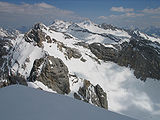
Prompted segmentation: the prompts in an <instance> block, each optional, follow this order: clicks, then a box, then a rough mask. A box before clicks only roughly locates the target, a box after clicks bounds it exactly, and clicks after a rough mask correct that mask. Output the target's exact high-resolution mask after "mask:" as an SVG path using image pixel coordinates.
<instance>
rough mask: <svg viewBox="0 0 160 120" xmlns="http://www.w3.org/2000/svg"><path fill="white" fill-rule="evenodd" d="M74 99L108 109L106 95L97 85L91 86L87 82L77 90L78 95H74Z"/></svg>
mask: <svg viewBox="0 0 160 120" xmlns="http://www.w3.org/2000/svg"><path fill="white" fill-rule="evenodd" d="M80 96H81V97H80ZM74 98H76V99H79V100H83V101H85V102H87V103H92V104H94V105H96V106H98V107H102V108H105V109H108V101H107V95H106V93H105V92H104V91H103V89H102V88H101V87H100V86H99V85H98V84H97V85H96V86H93V85H92V84H91V83H90V82H89V81H88V80H84V82H83V86H82V87H80V88H79V90H78V93H74Z"/></svg>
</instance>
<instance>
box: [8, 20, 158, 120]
mask: <svg viewBox="0 0 160 120" xmlns="http://www.w3.org/2000/svg"><path fill="white" fill-rule="evenodd" d="M57 22H59V23H57V25H61V27H62V28H61V29H60V30H59V29H57V31H55V30H51V29H49V28H48V27H46V28H47V29H43V32H44V33H46V35H49V36H50V37H51V39H55V40H57V41H58V42H62V43H63V44H64V45H65V46H67V47H71V48H76V49H78V50H79V51H80V53H81V54H82V57H83V58H84V59H86V60H87V61H86V62H82V61H81V60H80V59H75V58H71V59H66V56H65V55H64V53H65V49H64V48H62V50H59V48H58V43H56V42H54V43H47V42H46V41H44V42H43V45H44V46H43V48H39V47H37V46H35V45H34V43H28V42H26V41H25V40H24V39H23V35H20V36H19V37H18V38H17V39H16V41H15V46H16V48H15V50H16V51H14V54H13V55H12V56H13V60H12V64H11V65H12V68H11V71H12V72H15V73H20V74H21V75H24V76H25V78H27V77H28V76H29V74H30V70H31V69H32V65H33V62H34V60H35V59H39V58H41V57H43V56H45V54H49V55H50V56H54V57H58V58H60V59H61V60H62V61H63V62H64V63H65V65H67V67H68V69H69V74H73V75H76V76H77V77H79V78H83V79H87V80H89V81H90V82H91V83H92V84H93V85H96V84H99V85H100V86H101V87H102V88H103V89H104V91H105V92H106V93H107V95H108V97H107V98H108V102H109V110H112V111H115V112H119V113H123V114H125V115H129V116H132V117H134V118H137V119H141V120H159V118H160V111H159V110H160V95H159V91H160V83H159V81H153V80H151V79H148V80H147V81H146V82H142V81H140V80H139V79H136V77H135V76H134V74H133V71H132V70H130V69H129V68H126V67H120V66H118V65H117V64H115V63H112V62H103V61H101V60H99V61H100V63H101V64H98V63H97V61H96V60H95V59H92V58H91V57H90V56H92V57H95V56H94V55H93V54H92V53H91V51H90V50H89V49H87V48H84V47H82V46H77V45H74V44H75V43H77V42H81V41H87V42H88V43H92V42H95V41H96V42H101V43H115V41H112V40H108V39H106V38H105V39H104V37H103V36H101V35H99V34H101V33H104V32H105V33H106V34H107V33H108V34H112V35H114V33H115V32H116V31H113V30H103V29H100V28H98V27H97V26H96V25H94V24H92V23H91V22H88V23H81V24H80V25H81V26H78V27H75V26H77V25H78V24H77V25H75V24H72V25H71V23H66V25H63V24H65V22H62V21H57ZM55 24H56V23H55ZM95 27H97V28H95ZM57 28H59V27H58V26H57ZM72 28H74V29H82V30H84V28H85V29H87V30H88V31H91V32H96V34H92V33H87V32H83V33H81V32H80V31H78V32H77V31H75V30H72ZM61 30H62V31H61ZM66 30H67V33H65V34H68V35H70V36H71V38H65V37H66V35H65V34H64V33H63V32H65V31H66ZM96 30H98V31H96ZM108 31H109V32H108ZM118 32H119V34H118V37H123V38H124V36H125V35H126V37H125V39H123V40H126V41H128V40H129V38H130V36H129V35H128V33H126V32H125V31H120V30H118ZM74 33H76V34H74ZM84 34H85V35H84ZM115 34H117V33H115ZM83 37H84V39H80V38H83ZM109 47H111V46H109ZM28 50H29V51H28ZM89 55H90V56H89ZM25 58H29V59H30V61H29V62H26V59H25ZM17 62H18V64H17ZM24 64H26V66H27V67H26V68H25V70H24V68H22V67H21V66H23V65H24ZM81 85H82V84H81V82H79V83H78V84H76V85H73V84H72V78H70V86H71V93H70V94H69V96H72V94H73V93H74V92H75V91H76V92H77V90H78V87H80V86H81ZM29 86H30V87H38V86H42V84H41V83H40V82H37V81H36V82H35V83H29ZM42 87H43V88H44V90H47V91H51V90H48V88H47V87H45V86H44V85H43V86H42Z"/></svg>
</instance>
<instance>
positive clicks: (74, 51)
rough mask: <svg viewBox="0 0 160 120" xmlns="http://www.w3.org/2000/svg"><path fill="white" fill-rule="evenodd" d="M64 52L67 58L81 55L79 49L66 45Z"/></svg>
mask: <svg viewBox="0 0 160 120" xmlns="http://www.w3.org/2000/svg"><path fill="white" fill-rule="evenodd" d="M66 53H67V56H68V58H69V59H71V58H72V57H73V58H80V57H81V56H82V54H81V53H80V51H79V50H78V49H76V48H70V47H67V48H66Z"/></svg>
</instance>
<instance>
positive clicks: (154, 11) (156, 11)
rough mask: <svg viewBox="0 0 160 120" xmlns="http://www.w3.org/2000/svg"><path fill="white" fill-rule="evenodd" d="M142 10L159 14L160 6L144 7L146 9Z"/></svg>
mask: <svg viewBox="0 0 160 120" xmlns="http://www.w3.org/2000/svg"><path fill="white" fill-rule="evenodd" d="M142 12H144V13H151V14H160V7H158V8H150V9H148V8H146V9H144V10H142Z"/></svg>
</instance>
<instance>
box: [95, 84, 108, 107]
mask: <svg viewBox="0 0 160 120" xmlns="http://www.w3.org/2000/svg"><path fill="white" fill-rule="evenodd" d="M94 88H95V92H96V94H97V96H98V98H99V102H100V104H101V107H103V108H105V109H108V102H107V100H106V98H107V94H106V93H105V92H104V91H103V89H102V88H101V86H100V85H98V84H97V85H96V86H95V87H94Z"/></svg>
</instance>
